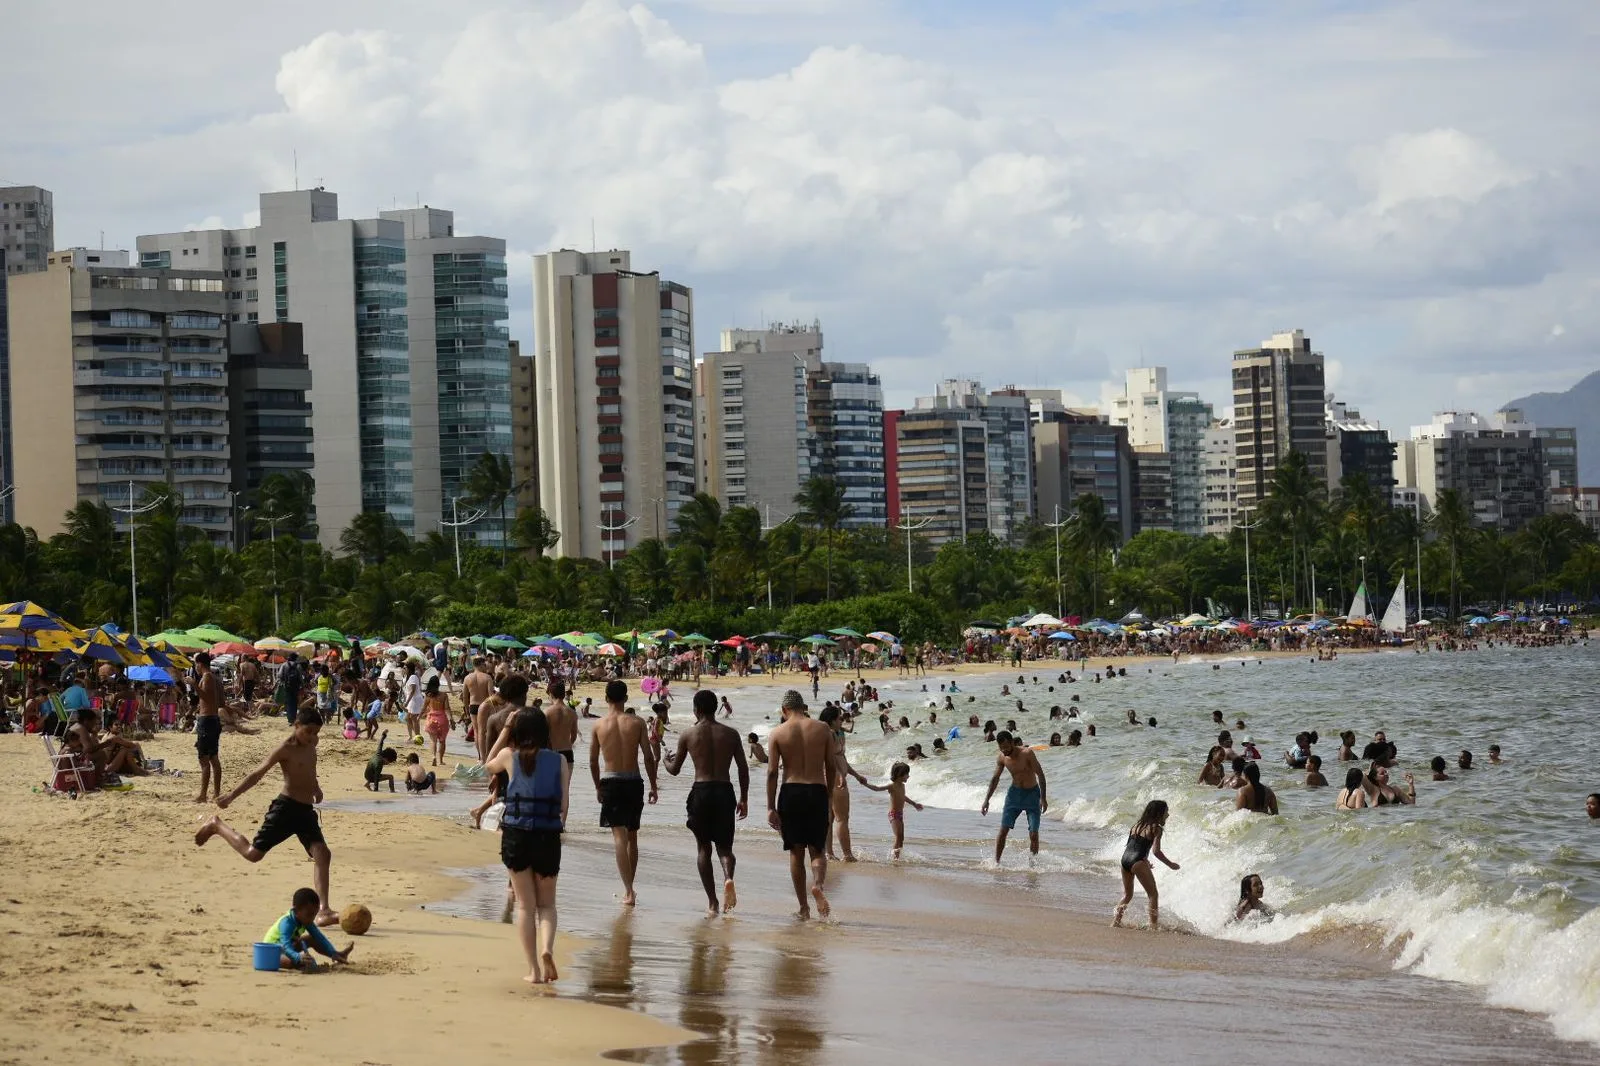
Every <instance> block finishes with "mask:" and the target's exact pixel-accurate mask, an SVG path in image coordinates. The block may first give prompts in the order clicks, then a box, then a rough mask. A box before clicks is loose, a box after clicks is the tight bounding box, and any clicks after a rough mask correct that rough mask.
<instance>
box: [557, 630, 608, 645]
mask: <svg viewBox="0 0 1600 1066" xmlns="http://www.w3.org/2000/svg"><path fill="white" fill-rule="evenodd" d="M560 639H562V640H564V641H566V642H567V643H568V644H569V645H570V646H572V647H574V648H598V647H599V646H600V645H602V644H604V643H605V641H603V640H600V639H599V638H597V637H594V636H591V635H590V634H588V633H568V634H566V635H565V636H563V637H561V638H560Z"/></svg>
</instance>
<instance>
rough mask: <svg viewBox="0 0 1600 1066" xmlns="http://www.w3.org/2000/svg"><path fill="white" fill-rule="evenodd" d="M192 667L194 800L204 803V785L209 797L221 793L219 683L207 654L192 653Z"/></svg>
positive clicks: (220, 697)
mask: <svg viewBox="0 0 1600 1066" xmlns="http://www.w3.org/2000/svg"><path fill="white" fill-rule="evenodd" d="M194 666H195V675H196V683H195V691H196V692H198V693H199V695H200V709H199V710H198V711H197V712H196V714H195V721H194V750H195V754H197V755H199V756H200V795H198V796H196V797H195V798H194V801H195V802H196V803H204V802H205V801H206V788H207V785H208V784H209V786H210V789H211V798H212V799H216V798H217V797H218V796H220V795H222V757H221V754H220V752H221V747H222V714H221V710H222V682H221V681H219V680H217V675H216V674H214V673H212V671H211V655H210V653H208V652H201V653H200V654H199V655H196V656H195V657H194Z"/></svg>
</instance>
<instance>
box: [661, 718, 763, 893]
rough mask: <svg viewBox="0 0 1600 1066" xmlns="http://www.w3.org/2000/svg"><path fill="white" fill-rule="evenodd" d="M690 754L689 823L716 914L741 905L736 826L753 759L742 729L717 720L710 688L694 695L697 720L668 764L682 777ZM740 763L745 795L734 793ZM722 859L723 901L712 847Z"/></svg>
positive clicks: (746, 805)
mask: <svg viewBox="0 0 1600 1066" xmlns="http://www.w3.org/2000/svg"><path fill="white" fill-rule="evenodd" d="M685 758H690V759H693V760H694V784H693V785H692V786H691V787H690V789H689V800H688V808H689V817H688V821H687V823H686V824H687V825H688V827H689V831H690V832H691V833H693V834H694V840H695V845H696V847H697V849H698V860H697V861H698V863H699V867H700V883H701V884H702V885H704V886H705V890H706V901H707V903H708V905H709V909H708V910H707V916H708V917H711V918H715V917H716V916H717V915H718V914H726V913H727V912H728V911H731V910H733V908H734V907H735V906H737V905H738V902H739V897H738V894H737V893H736V892H735V890H734V886H733V870H734V866H735V860H734V856H733V825H734V819H735V817H737V818H739V819H740V820H742V819H743V818H744V817H745V815H746V814H748V813H749V811H750V764H749V763H747V762H745V758H744V744H743V743H742V742H741V740H740V737H739V731H738V730H737V729H734V728H733V727H732V726H730V725H724V724H723V723H721V722H719V721H717V695H716V693H714V692H712V691H711V690H710V689H701V690H700V691H699V692H696V693H695V694H694V725H692V726H690V727H689V728H688V729H685V730H684V731H683V732H682V733H680V734H678V750H677V751H675V752H669V753H668V754H667V757H666V759H665V760H664V762H663V765H665V766H666V768H667V773H669V774H671V775H672V776H674V777H676V776H678V772H679V771H680V770H682V769H683V762H684V759H685ZM733 765H737V766H738V767H739V796H738V799H737V800H736V799H735V798H734V795H733V782H732V781H730V780H729V767H730V766H733ZM713 847H715V848H716V849H717V858H718V859H719V860H721V862H722V902H721V903H720V904H719V903H718V901H717V881H716V877H715V875H714V874H713V872H712V868H711V849H712V848H713Z"/></svg>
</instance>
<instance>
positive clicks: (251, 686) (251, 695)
mask: <svg viewBox="0 0 1600 1066" xmlns="http://www.w3.org/2000/svg"><path fill="white" fill-rule="evenodd" d="M239 687H240V688H241V689H243V690H244V701H245V702H246V703H249V702H250V701H251V700H254V699H255V698H256V683H255V682H254V681H242V682H240V683H239Z"/></svg>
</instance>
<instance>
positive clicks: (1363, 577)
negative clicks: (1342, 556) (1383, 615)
mask: <svg viewBox="0 0 1600 1066" xmlns="http://www.w3.org/2000/svg"><path fill="white" fill-rule="evenodd" d="M1356 558H1358V559H1360V560H1361V595H1362V597H1363V599H1362V604H1361V605H1362V606H1363V607H1366V599H1365V597H1366V594H1367V557H1366V556H1365V555H1358V556H1357V557H1356ZM1367 613H1368V614H1371V613H1372V611H1371V610H1370V609H1368V610H1367Z"/></svg>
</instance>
